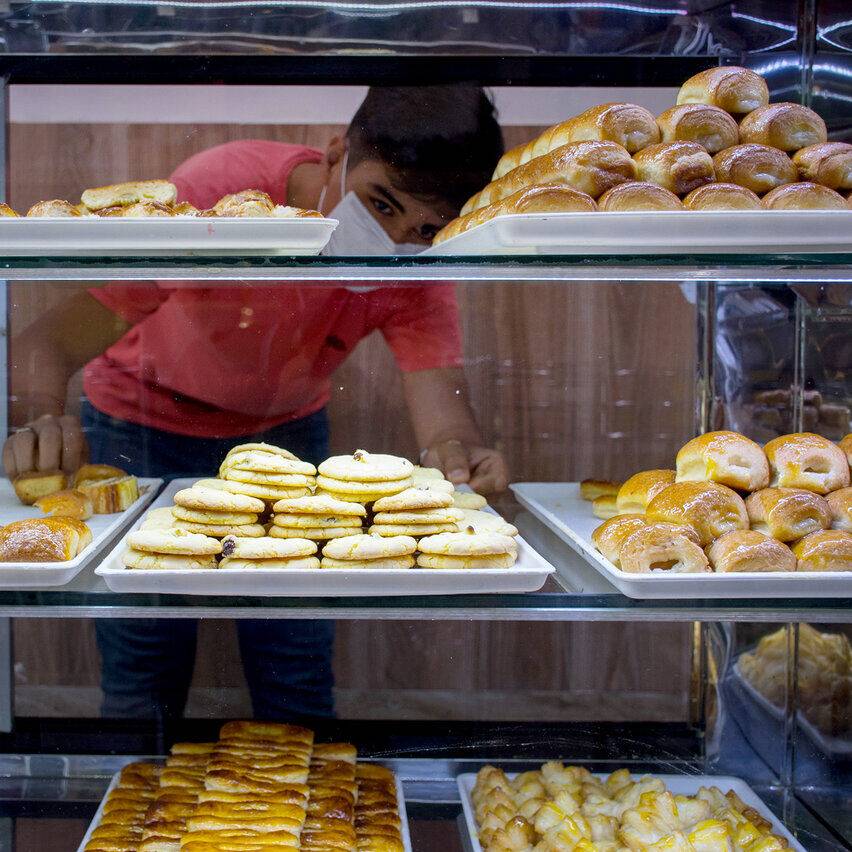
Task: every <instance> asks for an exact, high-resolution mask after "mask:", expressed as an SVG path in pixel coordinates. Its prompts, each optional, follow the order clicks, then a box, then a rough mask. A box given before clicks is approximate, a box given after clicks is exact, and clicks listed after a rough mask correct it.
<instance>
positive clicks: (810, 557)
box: [793, 530, 852, 571]
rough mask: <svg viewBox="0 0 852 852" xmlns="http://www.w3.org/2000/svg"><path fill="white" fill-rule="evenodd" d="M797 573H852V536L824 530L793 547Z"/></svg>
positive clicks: (841, 532) (840, 531) (805, 538)
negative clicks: (796, 561)
mask: <svg viewBox="0 0 852 852" xmlns="http://www.w3.org/2000/svg"><path fill="white" fill-rule="evenodd" d="M793 554H794V555H795V557H796V559H797V560H798V564H797V570H799V571H852V534H850V533H848V532H843V531H842V530H825V531H823V532H815V533H811V534H810V535H807V536H805V537H804V538H803V539H801V541H797V542H796V543H795V544H794V545H793Z"/></svg>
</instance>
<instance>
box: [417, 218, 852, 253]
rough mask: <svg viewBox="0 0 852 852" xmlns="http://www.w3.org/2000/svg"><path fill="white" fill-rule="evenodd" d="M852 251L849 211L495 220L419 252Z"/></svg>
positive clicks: (851, 228)
mask: <svg viewBox="0 0 852 852" xmlns="http://www.w3.org/2000/svg"><path fill="white" fill-rule="evenodd" d="M850 251H852V210H848V211H846V210H730V211H728V210H726V211H717V210H706V211H693V210H656V211H631V212H625V213H601V212H595V213H548V214H544V213H524V214H511V215H508V216H499V217H497V218H496V219H490V220H488V221H487V222H483V223H482V224H481V225H477V226H476V227H474V228H471V229H470V230H469V231H465V232H464V233H462V234H459V235H458V236H455V237H451V238H450V239H448V240H447V241H446V242H443V243H440V244H439V245H437V246H433V247H431V248H429V249H427V250H426V251H425V252H424V254H425V255H490V254H565V255H570V254H584V255H586V254H590V255H592V254H714V255H718V254H745V253H752V252H753V253H757V254H767V253H781V254H789V253H791V252H807V253H824V252H850Z"/></svg>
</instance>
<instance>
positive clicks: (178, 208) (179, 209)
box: [172, 201, 201, 216]
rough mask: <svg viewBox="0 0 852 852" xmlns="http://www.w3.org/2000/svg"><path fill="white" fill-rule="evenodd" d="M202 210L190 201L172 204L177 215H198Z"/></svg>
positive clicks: (173, 211)
mask: <svg viewBox="0 0 852 852" xmlns="http://www.w3.org/2000/svg"><path fill="white" fill-rule="evenodd" d="M200 212H201V211H200V210H199V209H198V208H197V207H196V206H195V205H194V204H190V203H189V202H188V201H179V202H178V203H177V204H174V205H172V213H174V215H175V216H197V215H198V214H199V213H200Z"/></svg>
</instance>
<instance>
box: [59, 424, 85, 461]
mask: <svg viewBox="0 0 852 852" xmlns="http://www.w3.org/2000/svg"><path fill="white" fill-rule="evenodd" d="M59 427H60V429H61V431H62V470H64V471H65V473H74V472H75V471H76V470H77V469H78V468H79V467H80V465H81V464H83V461H84V456H86V455H88V448H86V447H85V444H86V439H85V438H84V437H83V429H82V427H81V425H80V421H79V420H78V419H77V418H76V417H72V416H71V415H70V414H64V415H63V416H62V417H60V418H59Z"/></svg>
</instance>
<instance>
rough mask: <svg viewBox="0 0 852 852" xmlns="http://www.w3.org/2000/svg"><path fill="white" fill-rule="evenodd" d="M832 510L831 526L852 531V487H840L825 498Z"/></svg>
mask: <svg viewBox="0 0 852 852" xmlns="http://www.w3.org/2000/svg"><path fill="white" fill-rule="evenodd" d="M825 501H826V503H827V504H828V509H829V511H830V512H831V528H832V529H835V530H843V531H844V532H849V533H852V488H840V489H838V490H837V491H832V492H831V494H829V495H828V496H827V497H826V498H825Z"/></svg>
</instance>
